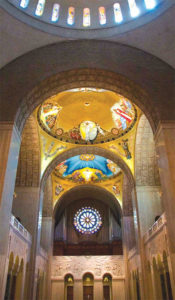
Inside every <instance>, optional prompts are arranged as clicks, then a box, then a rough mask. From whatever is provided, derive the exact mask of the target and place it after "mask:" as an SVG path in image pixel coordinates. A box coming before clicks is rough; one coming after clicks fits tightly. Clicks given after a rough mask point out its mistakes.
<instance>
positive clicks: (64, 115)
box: [37, 88, 137, 144]
mask: <svg viewBox="0 0 175 300" xmlns="http://www.w3.org/2000/svg"><path fill="white" fill-rule="evenodd" d="M37 118H38V122H39V125H40V126H41V127H42V129H43V130H44V131H46V132H47V133H48V134H49V135H51V136H53V137H54V138H56V139H58V140H60V141H63V142H67V143H73V144H98V143H105V142H110V141H113V140H115V139H117V138H119V137H121V136H124V135H125V134H126V133H127V132H129V131H130V130H131V129H132V128H133V126H134V124H135V122H136V120H137V109H136V108H135V106H134V105H133V104H132V103H131V102H130V101H129V100H128V99H126V98H124V97H122V96H120V95H117V94H115V93H113V92H109V91H105V90H103V91H101V90H100V92H99V91H98V90H95V91H94V90H93V89H88V88H87V89H85V90H84V91H67V92H63V93H60V94H58V95H57V96H55V97H52V98H50V99H48V100H46V101H45V102H44V103H43V104H42V105H41V106H40V107H39V109H38V113H37Z"/></svg>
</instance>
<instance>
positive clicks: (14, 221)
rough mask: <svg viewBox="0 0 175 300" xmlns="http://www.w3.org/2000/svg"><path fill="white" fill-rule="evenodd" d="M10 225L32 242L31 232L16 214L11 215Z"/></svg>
mask: <svg viewBox="0 0 175 300" xmlns="http://www.w3.org/2000/svg"><path fill="white" fill-rule="evenodd" d="M10 225H11V226H12V228H13V229H15V231H16V232H18V234H19V235H20V236H21V237H22V238H24V239H25V240H26V241H27V242H29V243H32V236H31V234H30V233H29V232H28V231H27V230H26V229H25V227H24V226H23V225H22V224H21V223H20V222H19V221H18V220H17V219H16V218H15V216H13V215H11V220H10Z"/></svg>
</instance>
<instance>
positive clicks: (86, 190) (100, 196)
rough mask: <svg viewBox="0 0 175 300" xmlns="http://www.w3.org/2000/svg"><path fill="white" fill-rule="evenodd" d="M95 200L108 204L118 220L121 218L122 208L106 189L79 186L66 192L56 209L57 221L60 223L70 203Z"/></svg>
mask: <svg viewBox="0 0 175 300" xmlns="http://www.w3.org/2000/svg"><path fill="white" fill-rule="evenodd" d="M88 198H89V199H93V200H94V201H95V200H98V201H102V202H103V203H105V204H107V205H108V206H109V207H110V208H111V209H112V211H113V213H114V215H115V217H116V218H117V220H120V218H121V214H122V213H121V207H120V204H119V203H118V201H117V199H116V198H115V196H114V195H113V194H111V193H109V192H108V191H106V190H105V189H103V188H101V187H98V186H91V187H90V186H87V185H84V186H83V185H82V186H77V187H75V188H73V189H71V190H69V191H68V192H65V193H64V194H63V195H62V197H61V198H60V201H59V202H58V203H57V204H56V206H55V208H54V216H55V220H56V221H58V220H59V218H60V216H61V214H62V213H63V211H64V209H65V207H67V206H68V205H69V204H70V203H72V202H74V201H77V200H80V199H88Z"/></svg>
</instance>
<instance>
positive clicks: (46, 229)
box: [40, 217, 54, 299]
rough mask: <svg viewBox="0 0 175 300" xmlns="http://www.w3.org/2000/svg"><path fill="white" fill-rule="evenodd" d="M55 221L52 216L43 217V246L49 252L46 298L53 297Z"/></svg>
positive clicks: (41, 242) (41, 243)
mask: <svg viewBox="0 0 175 300" xmlns="http://www.w3.org/2000/svg"><path fill="white" fill-rule="evenodd" d="M53 232H54V221H53V218H52V217H42V228H41V241H40V245H41V247H42V248H43V249H44V250H45V251H46V252H47V253H48V269H47V274H46V298H47V299H51V261H52V255H53Z"/></svg>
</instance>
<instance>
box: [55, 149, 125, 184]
mask: <svg viewBox="0 0 175 300" xmlns="http://www.w3.org/2000/svg"><path fill="white" fill-rule="evenodd" d="M120 172H121V169H120V168H119V167H118V166H117V165H116V164H115V163H114V162H113V161H111V160H109V159H107V158H105V157H102V156H99V155H94V154H82V155H77V156H73V157H70V158H68V159H67V160H65V161H63V162H61V163H60V164H59V165H58V166H57V167H56V168H55V170H54V174H55V175H56V176H57V177H60V178H64V179H68V180H71V181H73V182H76V183H83V184H85V183H92V182H93V183H97V182H101V181H104V180H108V179H110V178H114V177H115V176H117V175H118V174H119V173H120Z"/></svg>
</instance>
